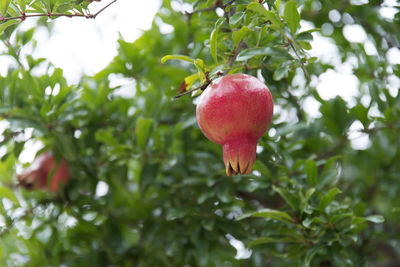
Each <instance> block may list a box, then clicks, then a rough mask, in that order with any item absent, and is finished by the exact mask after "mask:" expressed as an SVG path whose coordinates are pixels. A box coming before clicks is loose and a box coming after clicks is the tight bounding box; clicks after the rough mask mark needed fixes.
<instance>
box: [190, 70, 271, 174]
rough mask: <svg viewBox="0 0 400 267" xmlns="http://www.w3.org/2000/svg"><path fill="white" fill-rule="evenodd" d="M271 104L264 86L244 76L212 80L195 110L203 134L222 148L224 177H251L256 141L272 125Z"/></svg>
mask: <svg viewBox="0 0 400 267" xmlns="http://www.w3.org/2000/svg"><path fill="white" fill-rule="evenodd" d="M273 106H274V104H273V101H272V96H271V93H270V91H269V90H268V88H267V86H265V84H264V83H262V82H261V81H260V80H258V79H257V78H255V77H253V76H251V75H247V74H231V75H227V76H224V77H221V78H218V79H216V80H214V81H213V82H212V83H211V84H210V85H209V86H208V87H207V88H206V89H205V90H204V92H203V93H202V95H201V96H200V99H199V103H198V104H197V108H196V117H197V122H198V124H199V126H200V129H201V131H202V132H203V133H204V135H205V136H206V137H207V138H208V139H210V140H211V141H213V142H214V143H217V144H220V145H222V150H223V154H224V163H225V167H226V175H228V176H232V175H237V174H250V172H251V169H252V167H253V164H254V161H255V158H256V149H257V141H258V139H259V138H260V137H261V136H262V135H263V134H264V133H265V132H266V130H267V129H268V126H269V124H270V123H271V119H272V113H273Z"/></svg>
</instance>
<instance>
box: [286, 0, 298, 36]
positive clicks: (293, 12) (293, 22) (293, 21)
mask: <svg viewBox="0 0 400 267" xmlns="http://www.w3.org/2000/svg"><path fill="white" fill-rule="evenodd" d="M284 16H285V21H286V23H287V24H288V26H289V29H290V31H291V32H292V34H295V33H296V31H297V30H298V29H299V28H300V15H299V12H298V11H297V5H296V2H294V1H292V0H291V1H288V2H287V3H286V4H285V12H284Z"/></svg>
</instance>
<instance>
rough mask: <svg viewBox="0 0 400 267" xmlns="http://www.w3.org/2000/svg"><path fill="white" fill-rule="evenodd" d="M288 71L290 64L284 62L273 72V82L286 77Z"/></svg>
mask: <svg viewBox="0 0 400 267" xmlns="http://www.w3.org/2000/svg"><path fill="white" fill-rule="evenodd" d="M289 70H290V62H289V61H284V62H282V64H281V65H280V66H279V68H277V69H276V70H275V72H274V80H275V81H279V80H281V79H282V78H284V77H287V76H288V74H289Z"/></svg>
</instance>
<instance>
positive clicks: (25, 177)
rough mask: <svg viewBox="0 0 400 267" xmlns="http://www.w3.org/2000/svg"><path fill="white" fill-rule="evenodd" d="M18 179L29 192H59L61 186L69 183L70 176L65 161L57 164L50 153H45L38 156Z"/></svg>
mask: <svg viewBox="0 0 400 267" xmlns="http://www.w3.org/2000/svg"><path fill="white" fill-rule="evenodd" d="M17 179H18V181H19V184H20V185H21V186H23V187H25V188H26V189H29V190H36V189H47V188H49V189H50V190H51V191H53V192H58V190H59V186H60V185H64V184H66V183H67V182H68V181H69V179H70V174H69V171H68V166H67V162H66V161H65V159H62V160H61V161H60V162H56V160H55V159H54V157H53V155H52V154H51V153H50V152H45V153H43V154H41V155H40V156H38V157H37V158H36V159H35V160H34V161H33V163H32V165H31V166H30V167H29V168H27V169H25V170H24V172H23V173H22V174H20V175H18V176H17ZM49 179H50V182H49V183H48V182H47V181H48V180H49Z"/></svg>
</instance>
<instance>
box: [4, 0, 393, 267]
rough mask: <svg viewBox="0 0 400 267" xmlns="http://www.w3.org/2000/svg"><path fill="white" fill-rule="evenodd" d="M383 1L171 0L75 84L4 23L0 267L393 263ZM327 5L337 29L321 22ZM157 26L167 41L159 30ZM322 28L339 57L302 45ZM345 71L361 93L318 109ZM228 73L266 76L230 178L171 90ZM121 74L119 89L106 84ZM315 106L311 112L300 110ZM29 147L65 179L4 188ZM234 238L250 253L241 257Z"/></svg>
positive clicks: (388, 22) (28, 36) (389, 33)
mask: <svg viewBox="0 0 400 267" xmlns="http://www.w3.org/2000/svg"><path fill="white" fill-rule="evenodd" d="M9 2H10V3H9ZM28 2H29V4H28ZM63 2H68V3H72V4H71V5H72V8H77V7H79V6H78V5H79V4H77V3H76V2H74V3H73V2H72V1H60V0H56V1H21V0H19V1H5V0H0V3H1V5H2V10H4V4H5V5H6V6H7V5H10V7H19V8H20V9H18V10H22V6H24V5H27V6H28V5H30V8H32V6H33V5H32V3H35V4H37V5H45V4H46V3H58V4H60V3H63ZM355 2H357V3H355ZM21 4H23V5H22V6H21ZM383 5H384V3H382V1H371V3H368V4H363V2H362V1H324V2H323V3H322V2H320V1H317V0H304V1H293V0H290V1H280V0H278V1H248V0H237V1H226V0H225V1H221V0H217V1H214V0H208V1H185V5H182V1H170V0H164V1H163V3H162V6H161V8H160V10H159V12H158V14H157V15H156V18H155V20H154V23H153V25H152V27H151V29H150V30H148V31H145V32H144V33H143V35H142V36H141V37H140V38H138V39H137V40H136V41H134V42H133V43H129V42H126V41H124V40H123V39H121V40H119V49H118V56H116V57H115V58H114V60H113V61H112V62H111V63H110V64H109V66H108V67H107V68H105V69H104V70H102V71H101V72H99V73H98V74H96V75H95V76H93V77H86V76H85V77H82V79H81V81H80V82H79V83H78V84H75V85H71V84H68V83H67V81H66V80H65V78H64V77H63V71H62V70H61V69H58V68H55V67H54V66H52V65H51V63H49V62H48V61H47V60H46V59H43V58H34V57H33V56H32V55H27V56H26V57H25V56H24V57H23V56H21V55H20V54H19V50H20V49H21V47H23V46H25V45H26V44H28V43H29V42H32V36H33V34H34V30H35V29H32V30H30V31H25V32H20V31H18V28H16V29H15V27H8V28H7V29H6V30H5V32H4V33H3V35H2V39H3V40H4V43H5V44H6V45H7V49H8V50H6V51H3V56H11V57H13V58H14V59H15V62H16V65H15V66H14V67H10V68H9V69H8V72H7V74H6V75H4V77H0V118H2V121H1V122H2V123H4V124H6V125H7V126H8V127H7V129H6V130H5V131H4V132H3V133H2V136H3V137H2V139H1V143H0V146H1V147H0V148H1V149H0V151H1V153H0V154H1V162H0V197H1V198H2V201H1V202H0V222H1V224H0V225H1V226H0V238H1V243H0V265H1V266H59V265H63V266H242V265H251V266H294V265H299V266H391V265H390V264H392V265H393V266H395V265H398V264H399V257H400V250H399V242H398V239H399V233H400V231H399V225H400V224H399V223H400V217H399V207H400V200H399V199H398V198H397V197H396V196H397V195H398V194H399V191H400V186H399V181H400V176H399V174H400V169H399V168H400V165H399V164H398V162H399V161H400V149H399V147H400V135H399V131H400V129H399V128H400V123H399V122H400V94H399V93H398V92H397V90H395V92H393V91H394V90H390V86H391V84H390V81H391V80H393V79H394V78H395V76H396V75H397V76H399V74H400V73H399V68H398V65H395V64H393V63H391V62H390V61H388V60H387V58H386V53H387V52H388V50H389V49H392V48H394V47H395V46H397V45H398V43H399V40H398V34H397V30H396V29H398V27H399V26H400V25H399V13H397V8H396V15H395V17H394V19H387V18H384V17H382V16H381V15H380V14H381V13H380V11H381V9H382V8H383ZM10 7H9V8H8V9H7V10H8V13H7V15H6V16H13V14H12V13H10V12H11V11H10V10H11V9H10ZM183 7H187V8H189V7H190V8H192V9H193V11H191V10H189V11H187V12H186V13H183V12H181V11H179V10H177V9H179V8H183ZM138 8H140V7H138ZM393 8H394V7H393ZM13 10H14V9H13ZM18 10H14V11H15V12H19V11H18ZM332 12H338V14H339V15H340V16H341V17H340V18H341V19H340V18H339V20H337V21H334V22H333V21H331V20H330V19H329V17H330V16H329V14H332ZM2 14H5V12H4V11H2ZM331 16H332V15H331ZM5 23H6V22H5ZM5 23H2V24H0V27H1V25H5ZM163 24H169V25H171V26H173V29H174V30H173V31H172V32H170V33H162V32H161V31H160V28H162V26H163ZM303 24H307V25H312V27H311V29H310V30H302V28H301V27H300V25H303ZM347 25H360V26H361V27H363V29H364V30H365V31H367V33H368V36H367V37H368V39H367V40H368V42H370V45H371V44H372V46H373V47H375V49H376V53H375V54H371V53H369V52H368V51H367V49H365V45H364V44H363V43H356V42H349V41H348V40H347V39H346V38H345V37H344V34H343V29H344V28H345V27H346V26H347ZM38 27H39V26H38ZM320 29H328V30H326V31H325V33H324V31H322V32H321V31H320ZM329 29H330V30H331V31H329ZM15 30H16V31H17V34H16V35H12V32H13V31H15ZM322 35H324V38H328V40H330V42H331V43H332V44H333V45H334V46H335V47H336V48H337V49H338V53H337V55H335V59H334V60H333V61H327V60H322V59H318V58H314V57H311V56H309V52H307V50H310V49H311V44H312V40H313V38H315V37H316V36H317V37H318V38H322ZM311 51H312V50H311ZM161 60H162V61H163V62H161ZM349 62H352V65H351V70H352V72H353V73H354V74H355V75H356V77H357V80H358V87H359V91H358V94H357V95H356V96H355V97H353V98H352V99H351V101H345V100H344V99H342V98H341V97H340V96H336V97H335V98H331V99H324V98H322V97H321V96H320V94H319V91H318V90H316V81H317V80H318V77H321V75H323V74H324V73H326V72H328V71H329V70H334V69H335V68H342V67H343V65H342V63H349ZM163 63H164V64H163ZM43 70H45V71H43ZM236 72H246V73H249V74H252V75H254V76H257V77H259V78H260V79H262V80H265V83H266V84H267V85H268V87H269V88H270V90H271V93H272V95H273V97H274V102H275V115H274V119H273V122H272V126H271V129H270V131H269V134H266V135H265V136H263V137H262V139H261V140H260V142H259V147H258V154H257V161H256V163H255V165H254V172H253V173H252V174H251V175H248V176H235V177H233V178H232V177H226V176H225V175H224V165H223V161H222V151H221V148H220V147H219V146H218V145H216V144H213V143H211V142H209V141H208V140H207V139H206V138H205V137H204V136H203V135H202V134H201V132H200V130H199V129H198V126H197V124H196V119H195V107H194V105H193V101H195V98H190V97H189V96H185V97H183V96H182V97H181V98H179V99H177V100H174V99H173V97H174V96H176V95H177V94H178V88H180V92H181V93H182V92H187V91H188V90H191V91H193V95H194V96H196V95H198V94H200V93H201V89H204V86H205V85H207V84H208V83H210V82H211V81H212V80H213V79H215V78H216V77H218V76H220V75H223V74H226V73H236ZM116 76H117V77H122V78H124V79H125V80H126V81H127V82H128V83H129V86H128V88H124V87H122V88H121V87H118V86H117V87H112V86H111V83H110V80H112V77H116ZM126 90H130V91H131V92H133V93H134V96H125V95H124V94H123V92H124V91H126ZM311 100H312V102H313V103H317V104H318V106H319V112H318V115H316V116H315V115H313V116H312V115H311V114H309V113H308V112H307V111H306V108H307V105H308V103H310V102H309V101H311ZM357 125H360V127H359V128H356V129H354V128H355V126H357ZM354 131H356V132H357V133H358V134H360V135H362V136H364V137H367V139H368V145H367V146H366V147H365V148H362V149H356V148H354V140H352V137H351V136H352V135H353V134H354ZM32 142H41V143H42V144H43V146H44V148H43V150H52V151H53V152H54V153H55V154H56V156H59V157H60V156H62V157H64V158H66V159H67V161H68V164H69V167H70V171H71V174H72V179H73V181H72V182H71V183H69V184H68V185H67V186H66V187H65V188H64V190H63V192H62V193H61V194H58V195H54V194H51V193H47V192H28V191H25V190H22V189H21V188H18V187H16V186H15V168H16V166H17V165H18V157H19V155H20V154H21V152H22V151H24V149H29V146H30V145H32ZM383 218H385V220H384V219H383ZM238 240H240V241H242V242H243V243H244V244H245V245H246V246H247V247H248V248H249V249H251V256H249V257H247V258H246V257H242V258H238V257H235V255H236V254H237V251H236V249H235V248H234V247H233V246H232V244H237V243H238ZM240 252H241V253H239V254H242V253H243V249H242V251H240Z"/></svg>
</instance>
